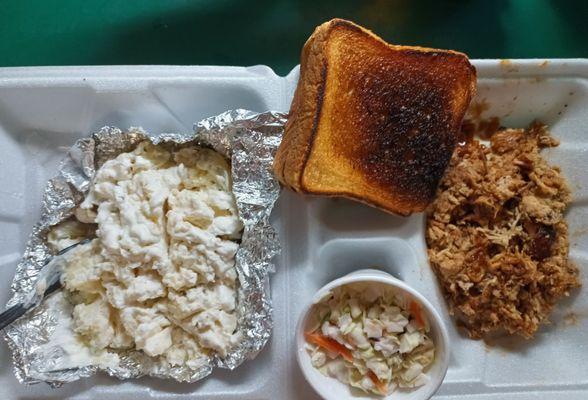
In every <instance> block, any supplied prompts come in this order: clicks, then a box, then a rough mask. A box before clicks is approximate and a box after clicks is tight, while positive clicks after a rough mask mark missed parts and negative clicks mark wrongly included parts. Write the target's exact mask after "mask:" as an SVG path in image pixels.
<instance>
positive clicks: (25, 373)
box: [5, 110, 285, 387]
mask: <svg viewBox="0 0 588 400" xmlns="http://www.w3.org/2000/svg"><path fill="white" fill-rule="evenodd" d="M284 124H285V115H283V114H280V113H275V112H265V113H254V112H251V111H246V110H234V111H227V112H225V113H223V114H220V115H218V116H216V117H211V118H208V119H205V120H203V121H201V122H199V123H197V124H195V126H194V132H191V133H186V134H161V135H156V136H148V135H147V134H146V133H145V132H144V131H142V130H141V129H137V128H131V129H130V130H129V131H127V132H124V131H122V130H121V129H118V128H114V127H104V128H102V129H101V130H100V131H99V132H96V133H94V134H93V135H92V136H91V137H89V138H84V139H80V140H78V141H77V142H76V144H75V145H74V146H73V147H72V148H71V149H70V150H69V152H68V156H67V157H66V158H65V159H64V160H63V161H62V162H61V164H60V167H59V172H58V174H57V175H56V176H55V177H54V178H53V179H51V180H50V181H49V182H48V184H47V187H46V189H45V193H44V198H43V204H42V212H41V214H42V215H41V219H40V221H39V222H38V223H37V224H36V225H35V226H34V228H33V232H32V234H31V236H30V238H29V241H28V243H27V246H26V249H25V252H24V256H23V258H22V259H21V261H20V262H19V264H18V266H17V269H16V274H15V277H14V281H13V285H12V289H13V291H14V296H13V297H12V298H11V300H10V301H9V303H8V306H11V305H14V304H17V303H21V302H26V301H30V299H31V298H32V297H34V296H35V289H36V286H37V285H36V283H37V279H38V278H39V271H40V269H41V268H42V267H43V265H44V264H45V263H46V262H47V261H48V260H49V259H50V258H51V257H52V253H51V251H50V250H49V248H48V246H47V243H46V241H45V240H46V235H47V232H48V231H49V229H50V228H51V227H52V226H53V225H56V224H58V223H60V222H62V221H64V220H66V219H67V218H69V217H70V216H72V214H73V211H74V209H75V207H76V206H77V205H78V204H79V203H80V202H81V201H82V200H83V198H84V196H85V193H87V191H88V189H89V187H90V183H91V181H92V178H93V176H94V174H95V172H96V170H97V168H99V167H100V166H101V165H102V164H103V163H104V162H105V161H106V160H109V159H112V158H114V157H116V156H117V155H118V154H120V153H122V152H128V151H131V150H133V149H134V148H135V147H136V146H137V144H138V143H140V142H141V141H143V140H145V139H147V138H148V139H150V140H151V141H153V142H154V143H161V142H170V141H171V142H175V143H178V144H181V143H186V142H190V141H196V143H198V144H200V145H203V146H207V147H211V148H213V149H215V150H216V151H218V152H220V153H221V154H223V155H224V156H226V157H227V158H230V159H231V166H232V177H233V192H234V194H235V197H236V201H237V206H238V209H239V215H240V217H241V219H242V221H243V224H244V227H245V228H244V232H243V235H242V241H241V245H240V247H239V250H238V252H237V255H236V263H235V267H236V270H237V273H238V279H239V289H238V293H237V315H238V328H237V329H238V330H240V331H241V333H242V334H243V338H244V339H243V340H242V341H241V342H240V344H239V345H238V346H237V347H236V348H235V349H234V350H232V351H231V352H230V354H229V355H228V356H227V357H226V358H224V359H221V358H219V357H217V356H213V357H211V358H210V359H209V362H208V363H207V364H206V365H205V366H203V367H202V368H200V369H199V370H196V371H195V370H191V369H190V368H188V367H170V366H166V365H161V364H162V363H157V362H156V361H154V360H153V359H151V358H150V357H147V356H146V355H144V353H142V352H140V351H136V350H129V351H127V352H125V353H122V354H121V353H119V356H120V360H121V361H120V363H119V366H118V367H116V368H105V369H104V370H105V371H106V372H107V373H108V374H109V375H111V376H115V377H118V378H120V379H127V378H133V377H139V376H143V375H150V376H155V377H160V378H173V379H176V380H178V381H187V382H193V381H196V380H199V379H202V378H204V377H205V376H207V375H208V374H210V373H211V371H212V369H213V368H215V367H220V368H228V369H233V368H236V367H237V366H239V365H240V364H241V363H242V362H243V361H245V360H246V359H247V358H253V357H255V355H256V354H257V352H258V351H259V350H261V349H262V347H263V346H264V345H265V343H266V342H267V340H268V338H269V336H270V333H271V330H272V306H271V298H270V291H269V282H268V276H269V273H270V272H273V270H274V266H273V264H272V259H273V257H274V256H275V255H277V254H278V252H279V251H280V245H279V240H278V237H277V234H276V232H275V231H274V229H273V228H272V226H271V225H270V223H269V216H270V213H271V210H272V208H273V206H274V203H275V202H276V200H277V198H278V195H279V191H280V186H279V184H278V182H277V180H276V179H275V178H274V177H273V174H272V162H273V158H274V155H275V152H276V150H277V148H278V146H279V144H280V140H281V137H282V133H283V128H284ZM47 303H48V302H44V303H42V304H41V305H40V306H39V307H37V308H36V309H34V310H33V311H31V312H29V313H28V314H27V315H25V316H24V317H23V318H21V319H20V320H18V321H17V322H15V323H14V324H13V325H12V326H10V327H8V328H6V330H5V335H6V340H7V342H8V345H9V347H10V348H11V350H12V353H13V359H14V365H15V374H16V376H17V378H18V379H19V381H21V382H23V383H29V384H31V383H38V382H46V383H48V384H50V385H51V386H54V387H57V386H61V385H62V384H63V383H65V382H71V381H74V380H77V379H79V378H82V377H87V376H90V375H92V374H95V373H96V372H97V371H98V370H99V368H98V367H96V366H85V367H76V368H67V369H57V370H53V369H52V368H51V365H57V364H58V363H56V362H55V361H56V359H57V360H58V359H59V357H61V356H63V354H60V353H59V352H57V353H53V354H51V355H47V354H43V353H42V354H39V352H38V351H37V350H38V349H39V348H41V346H43V345H44V344H46V343H47V342H48V339H49V337H50V336H51V334H52V333H53V332H54V330H55V329H56V325H57V322H56V321H57V313H58V312H63V310H56V309H54V308H56V307H57V306H54V305H53V303H51V306H48V304H47Z"/></svg>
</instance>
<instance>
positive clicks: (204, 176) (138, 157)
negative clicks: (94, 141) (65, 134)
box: [48, 142, 243, 369]
mask: <svg viewBox="0 0 588 400" xmlns="http://www.w3.org/2000/svg"><path fill="white" fill-rule="evenodd" d="M75 215H76V217H77V220H78V221H79V222H69V223H67V224H62V225H61V226H59V227H57V228H56V229H55V230H54V231H53V232H52V233H50V235H49V236H48V241H49V243H50V244H51V245H52V246H53V247H54V248H55V249H56V250H59V249H60V248H63V247H66V246H65V245H67V244H71V242H72V240H69V238H70V237H77V236H79V235H80V232H83V231H84V230H83V229H81V228H80V226H79V225H80V224H81V223H84V224H96V225H97V229H96V236H97V238H96V239H94V240H92V241H91V242H89V243H87V244H85V245H81V246H79V247H77V248H76V249H75V250H73V251H71V252H70V253H68V260H67V265H66V267H65V268H64V272H63V278H62V279H63V282H64V285H65V288H66V290H67V291H68V293H69V294H70V296H69V297H70V299H71V300H72V302H73V303H74V304H75V305H74V309H73V322H74V323H73V328H74V331H75V333H76V334H77V335H78V337H79V338H80V339H81V340H82V341H83V343H84V344H85V345H87V346H88V347H89V348H90V349H91V350H93V351H94V352H96V353H100V352H114V353H116V351H117V350H122V349H136V350H140V351H143V352H144V353H145V354H147V355H148V356H151V357H156V358H158V359H159V360H160V361H161V362H166V363H169V364H171V365H177V366H184V365H187V366H188V367H190V368H193V369H196V368H198V367H199V366H200V365H202V364H203V363H204V362H205V361H206V359H207V358H208V357H209V356H210V355H212V354H218V355H220V356H221V357H224V356H226V355H227V352H228V351H229V350H230V349H231V348H232V347H233V346H235V344H236V343H238V342H239V340H240V338H241V336H240V334H239V333H238V332H237V316H236V313H235V306H236V286H237V282H236V279H237V273H236V270H235V268H234V264H235V254H236V252H237V249H238V247H239V245H238V243H237V242H236V240H238V239H240V237H241V231H242V229H243V225H242V223H241V221H240V219H239V216H238V211H237V206H236V203H235V199H234V197H233V194H232V192H231V179H230V167H229V165H228V163H227V161H226V160H225V159H224V158H223V157H222V156H221V155H220V154H218V153H216V152H214V151H212V150H209V149H205V148H199V147H183V148H171V147H166V146H161V145H157V146H156V145H152V144H150V143H148V142H143V143H141V144H140V145H139V146H138V147H137V148H136V149H135V150H134V151H132V152H130V153H122V154H120V155H119V156H118V157H116V158H115V159H113V160H110V161H107V162H106V163H105V164H104V165H103V166H102V167H101V168H100V169H99V170H98V171H97V173H96V176H95V178H94V181H93V184H92V187H91V189H90V191H89V193H88V195H87V197H86V199H85V200H84V201H83V203H82V204H81V205H80V206H79V208H78V209H77V210H76V213H75ZM74 241H75V240H74Z"/></svg>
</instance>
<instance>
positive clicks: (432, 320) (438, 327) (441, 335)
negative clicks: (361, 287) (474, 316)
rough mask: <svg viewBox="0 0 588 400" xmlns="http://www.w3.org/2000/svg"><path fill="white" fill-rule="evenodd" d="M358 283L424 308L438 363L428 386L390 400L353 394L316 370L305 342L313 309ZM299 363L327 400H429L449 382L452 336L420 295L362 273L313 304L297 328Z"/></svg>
mask: <svg viewBox="0 0 588 400" xmlns="http://www.w3.org/2000/svg"><path fill="white" fill-rule="evenodd" d="M358 282H374V283H382V284H385V285H388V286H390V287H391V288H393V290H395V291H396V292H397V293H398V294H400V295H401V296H405V298H408V299H410V300H415V301H416V302H417V303H418V304H420V305H421V308H422V310H423V313H424V314H425V316H426V318H427V321H428V322H429V325H430V328H431V330H430V333H429V334H430V337H431V339H432V340H433V342H434V343H435V360H434V362H433V365H432V366H431V367H429V369H428V370H427V373H426V374H427V376H428V377H429V381H428V382H427V383H426V384H425V385H423V386H421V387H419V388H414V389H397V390H395V391H394V392H392V393H391V394H390V395H388V396H386V397H381V396H374V395H368V394H366V393H364V392H361V391H359V390H353V391H352V390H351V388H350V386H349V385H347V384H344V383H342V382H339V381H338V380H337V379H335V378H330V377H327V376H324V375H323V374H321V373H320V372H319V371H318V370H317V369H316V368H314V367H313V366H312V364H311V362H310V355H309V354H308V351H307V350H306V347H305V345H306V340H305V338H304V332H305V329H306V326H307V323H308V320H309V316H310V311H311V310H312V307H313V305H314V304H315V303H317V302H319V301H320V300H321V299H322V298H324V297H325V295H327V293H328V292H329V291H331V290H332V289H334V288H336V287H339V286H343V285H349V284H353V283H358ZM296 359H297V360H298V365H300V368H301V369H302V373H303V374H304V377H305V378H306V380H307V381H308V383H310V385H311V386H312V387H313V388H314V390H316V392H317V393H318V394H319V395H321V396H322V397H323V398H324V399H326V400H342V399H374V398H384V399H386V400H388V399H390V400H425V399H429V398H430V397H431V396H433V394H435V392H436V391H437V389H438V388H439V386H441V382H443V378H445V374H446V372H447V367H448V366H449V335H448V333H447V328H446V327H445V324H444V323H443V321H442V320H441V317H440V316H439V314H438V313H437V311H436V310H435V309H434V308H433V306H432V305H431V303H429V301H428V300H427V299H425V298H424V297H423V296H422V295H421V294H420V293H418V292H417V291H416V290H414V289H413V288H411V287H410V286H408V285H407V284H406V283H404V282H402V281H401V280H399V279H396V278H395V277H393V276H392V275H390V274H388V273H386V272H383V271H378V270H374V269H362V270H359V271H355V272H353V273H351V274H349V275H346V276H344V277H341V278H339V279H335V280H334V281H332V282H330V283H328V284H327V285H325V286H323V287H322V288H321V289H319V290H318V291H317V292H316V294H315V295H314V297H313V299H312V301H311V303H310V304H308V305H307V306H306V307H305V309H304V310H303V312H302V314H301V315H300V318H299V320H298V325H297V327H296Z"/></svg>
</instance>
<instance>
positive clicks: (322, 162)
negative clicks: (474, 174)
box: [274, 19, 476, 215]
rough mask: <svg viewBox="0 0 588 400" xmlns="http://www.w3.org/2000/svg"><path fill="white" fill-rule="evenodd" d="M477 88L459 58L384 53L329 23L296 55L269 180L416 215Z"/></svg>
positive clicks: (351, 28)
mask: <svg viewBox="0 0 588 400" xmlns="http://www.w3.org/2000/svg"><path fill="white" fill-rule="evenodd" d="M475 85H476V71H475V69H474V67H473V66H472V65H471V64H470V62H469V61H468V58H467V57H466V56H465V55H464V54H462V53H458V52H454V51H447V50H435V49H427V48H422V47H408V46H395V45H390V44H388V43H386V42H384V41H383V40H382V39H380V38H379V37H377V36H376V35H374V34H373V33H372V32H370V31H368V30H366V29H364V28H362V27H360V26H358V25H356V24H354V23H352V22H349V21H345V20H341V19H333V20H331V21H329V22H326V23H324V24H322V25H320V26H319V27H318V28H316V30H315V31H314V33H313V34H312V36H311V37H310V38H309V39H308V41H307V42H306V44H305V45H304V48H303V49H302V56H301V63H300V79H299V81H298V86H297V88H296V92H295V94H294V99H293V101H292V105H291V108H290V115H289V118H288V122H287V124H286V129H285V133H284V137H283V140H282V143H281V145H280V148H279V149H278V152H277V155H276V158H275V162H274V171H275V174H276V175H277V177H278V179H279V180H280V182H282V184H284V185H285V186H288V187H290V188H292V189H293V190H295V191H297V192H301V193H308V194H316V195H328V196H343V197H348V198H352V199H355V200H359V201H361V202H364V203H367V204H369V205H372V206H376V207H379V208H381V209H383V210H386V211H390V212H394V213H397V214H401V215H409V214H411V213H412V212H418V211H422V210H424V209H425V208H426V206H427V205H428V204H429V203H430V202H431V201H432V199H433V197H434V194H435V190H436V188H437V184H438V183H439V180H440V179H441V177H442V176H443V173H444V171H445V168H446V166H447V164H448V162H449V159H450V158H451V154H452V153H453V150H454V148H455V146H456V144H457V141H458V133H459V130H460V125H461V122H462V119H463V116H464V114H465V112H466V109H467V107H468V105H469V103H470V100H471V98H472V96H473V95H474V92H475Z"/></svg>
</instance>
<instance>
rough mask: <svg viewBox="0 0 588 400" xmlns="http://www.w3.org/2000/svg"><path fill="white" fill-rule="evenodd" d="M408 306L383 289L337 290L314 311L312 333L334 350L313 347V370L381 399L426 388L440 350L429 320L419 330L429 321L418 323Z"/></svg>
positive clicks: (379, 286)
mask: <svg viewBox="0 0 588 400" xmlns="http://www.w3.org/2000/svg"><path fill="white" fill-rule="evenodd" d="M407 302H408V299H405V298H403V297H400V296H399V295H397V294H396V293H395V292H394V291H393V289H391V288H390V287H389V286H386V285H383V284H367V283H355V284H352V285H346V286H341V287H339V288H336V289H334V290H333V291H332V292H331V293H329V294H328V295H326V296H324V297H323V298H322V299H321V300H320V301H319V302H318V303H317V304H316V305H315V306H314V308H313V315H312V318H313V319H311V322H310V323H309V324H308V328H309V331H308V333H316V334H320V335H322V337H324V338H325V340H331V342H327V344H322V343H319V344H321V345H323V346H324V347H329V348H323V347H320V346H318V345H316V344H309V345H308V346H307V348H308V351H309V352H310V356H311V362H312V365H313V366H314V367H315V368H317V369H318V370H319V371H320V372H321V373H323V374H324V375H326V376H329V377H332V378H335V379H338V380H339V381H341V382H343V383H346V384H348V385H350V386H352V387H355V388H358V389H361V390H363V391H365V392H367V393H373V394H376V395H387V394H388V393H390V392H392V391H393V390H395V389H396V388H397V387H400V388H416V387H419V386H422V385H424V384H425V383H426V382H427V381H428V377H427V375H426V373H427V369H428V368H429V367H430V366H431V364H432V363H433V361H434V360H435V346H434V343H433V341H432V340H431V338H429V336H428V332H429V324H428V323H427V321H425V324H424V326H420V325H419V323H420V324H422V322H423V320H422V319H424V317H425V316H424V315H422V316H419V317H420V318H422V319H418V318H415V316H414V315H412V314H411V312H410V311H409V308H410V307H408V305H407ZM410 309H411V310H412V309H413V308H410ZM417 321H418V322H417ZM335 342H336V343H335ZM329 343H330V344H329ZM337 346H338V347H337ZM351 358H352V359H351ZM383 389H385V393H384V392H383Z"/></svg>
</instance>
